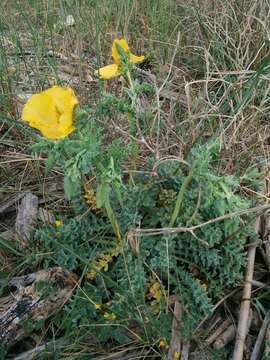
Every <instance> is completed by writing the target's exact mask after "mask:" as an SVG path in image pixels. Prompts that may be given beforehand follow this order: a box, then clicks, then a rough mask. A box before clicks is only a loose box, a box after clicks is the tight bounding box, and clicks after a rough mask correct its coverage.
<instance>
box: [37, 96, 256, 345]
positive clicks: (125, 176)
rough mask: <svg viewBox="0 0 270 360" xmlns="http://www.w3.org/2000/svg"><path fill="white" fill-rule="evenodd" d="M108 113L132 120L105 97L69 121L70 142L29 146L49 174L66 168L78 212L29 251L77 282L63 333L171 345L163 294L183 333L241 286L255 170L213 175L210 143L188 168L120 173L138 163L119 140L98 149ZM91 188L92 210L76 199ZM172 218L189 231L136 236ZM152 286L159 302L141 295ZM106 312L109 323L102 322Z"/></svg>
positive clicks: (60, 322) (126, 107)
mask: <svg viewBox="0 0 270 360" xmlns="http://www.w3.org/2000/svg"><path fill="white" fill-rule="evenodd" d="M116 110H117V111H120V112H121V113H126V114H128V116H133V115H134V113H133V112H132V111H133V110H132V108H130V103H126V102H125V101H124V100H123V102H122V100H121V99H117V98H116V97H114V96H110V95H108V96H107V97H105V98H104V99H103V101H102V103H101V104H99V106H98V107H97V110H96V111H95V112H94V111H92V110H89V109H88V110H87V109H86V110H83V111H82V112H81V113H79V114H78V115H77V116H78V120H77V125H76V126H77V128H78V131H76V132H75V133H74V134H73V135H72V137H71V138H70V139H63V140H60V141H58V142H52V141H46V142H41V143H39V144H38V145H36V146H35V150H36V151H42V152H45V153H48V154H49V158H48V161H47V168H48V170H50V169H51V168H52V167H53V166H54V165H58V166H62V167H63V168H64V171H65V192H66V195H67V198H68V199H71V200H72V202H73V204H74V205H75V207H76V208H77V211H80V215H79V217H77V218H76V219H74V218H72V217H71V218H68V217H66V218H63V224H62V225H60V226H56V225H54V224H51V225H47V226H45V227H43V228H41V229H40V231H39V232H37V233H36V239H35V244H36V245H35V246H36V247H37V249H36V252H37V253H40V254H44V255H43V256H42V255H40V256H39V257H38V262H39V263H42V264H43V266H44V265H45V266H47V267H48V266H55V265H59V266H62V267H65V268H67V269H68V270H70V271H74V272H75V273H77V274H78V275H79V277H80V286H79V287H78V288H77V289H76V291H75V292H74V295H73V297H72V299H71V301H70V302H69V303H68V304H66V307H65V309H64V316H63V317H62V316H61V317H57V318H55V324H56V325H57V326H59V328H61V329H63V330H65V331H66V332H67V333H69V334H72V335H74V336H76V337H78V336H82V332H83V331H84V330H85V329H87V331H86V330H85V333H87V334H88V333H91V334H92V333H95V334H98V335H97V336H98V337H99V339H100V340H101V341H103V342H106V341H108V339H109V338H110V339H112V338H113V339H114V341H116V342H117V343H124V342H128V341H129V340H130V339H131V338H133V337H134V331H135V332H136V334H137V338H139V339H140V340H141V341H143V342H144V343H149V344H152V343H153V342H155V341H157V339H159V338H161V337H163V338H166V339H167V340H168V341H169V339H170V331H171V330H170V329H171V320H172V317H171V313H170V312H168V298H169V296H170V295H176V296H177V297H178V298H179V300H180V301H181V302H182V304H183V309H184V314H183V329H184V331H185V333H186V334H188V333H190V332H192V331H193V330H194V328H195V327H196V326H197V325H198V323H199V321H200V320H201V319H202V318H203V317H204V316H205V315H207V314H210V313H211V310H212V308H213V305H214V304H215V302H216V301H218V299H219V298H220V297H221V296H223V295H224V293H225V291H226V289H227V288H229V287H230V288H231V287H233V286H235V285H237V283H238V281H240V280H241V279H242V276H243V267H244V263H245V260H246V250H245V247H244V244H245V242H246V240H247V239H248V238H249V239H250V240H252V238H253V237H254V236H255V235H254V230H253V218H252V215H247V214H246V215H245V216H240V215H238V214H237V212H238V211H242V210H246V209H248V208H250V207H251V206H252V199H250V198H247V197H246V195H245V194H244V193H242V191H241V182H244V183H245V184H249V185H250V186H251V187H253V188H254V189H257V187H258V186H259V185H258V184H259V183H258V174H257V172H256V171H255V170H254V169H253V170H252V171H249V172H248V173H246V174H245V175H244V176H242V177H237V176H231V175H230V176H221V175H219V173H218V167H219V161H220V160H219V159H220V157H219V149H220V144H218V145H217V144H215V143H210V144H206V145H203V146H197V147H196V148H193V149H192V150H191V151H190V153H189V156H188V157H187V159H186V160H187V161H186V162H183V163H182V162H177V161H172V160H169V159H168V160H166V161H164V162H161V163H160V164H159V166H158V168H157V169H156V172H155V174H154V173H153V172H152V165H153V163H154V161H155V160H154V159H153V158H151V156H149V158H148V159H147V164H148V168H146V169H145V172H134V173H131V174H130V173H129V172H124V171H123V168H124V165H123V164H124V162H131V163H132V164H133V163H136V161H134V158H133V157H132V155H134V154H136V151H137V150H136V146H135V145H134V144H133V143H132V142H130V143H129V144H128V145H126V144H124V142H123V141H122V140H121V139H116V140H113V141H111V142H110V145H107V146H105V145H104V144H105V143H106V144H107V143H108V141H107V140H106V137H108V135H109V134H108V133H106V132H105V131H104V130H102V128H101V126H100V125H99V124H100V121H99V120H100V117H101V116H104V117H105V119H106V118H107V117H108V115H109V116H111V115H112V114H113V112H114V111H116ZM103 120H104V118H103ZM135 160H136V159H135ZM89 179H91V181H90V183H91V187H92V189H93V190H94V193H95V195H96V203H97V206H96V208H94V207H92V208H91V206H88V205H87V204H86V203H85V200H84V191H85V190H84V185H85V184H87V182H89ZM187 179H188V181H187ZM179 194H180V195H181V196H179ZM78 205H79V206H78ZM98 208H101V209H98ZM82 209H83V211H82ZM97 209H98V210H99V211H97ZM234 212H236V214H234V215H233V216H231V217H227V218H226V219H219V220H218V221H215V222H211V223H209V224H204V223H206V222H207V221H209V220H211V219H215V218H219V217H222V216H224V215H227V214H230V213H234ZM172 214H174V220H173V226H174V227H182V228H187V230H185V231H178V232H175V233H169V232H167V231H163V232H161V233H159V234H156V233H155V231H153V233H149V234H145V233H141V234H140V232H137V233H136V232H135V231H134V230H135V229H137V230H138V229H142V230H143V229H154V230H157V229H162V228H168V227H169V226H170V224H171V223H172ZM120 238H121V241H120ZM117 239H118V240H117ZM117 246H118V248H120V250H119V251H118V253H117V254H118V255H113V256H112V258H111V259H110V261H109V262H108V264H107V267H103V268H101V269H99V270H97V272H96V275H95V276H94V278H92V279H89V278H87V273H89V272H91V270H92V269H93V264H94V263H95V261H98V259H103V258H104V255H106V254H111V253H113V252H114V250H115V248H116V247H117ZM85 275H86V276H85ZM151 278H152V279H153V278H154V279H155V280H156V281H157V282H158V283H159V285H160V291H161V293H162V295H160V296H159V297H157V298H155V297H152V298H151V296H150V297H149V296H148V297H147V296H146V294H147V292H148V291H149V285H148V284H149V281H150V280H149V279H151ZM95 304H101V308H100V309H96V308H95V306H94V305H95ZM107 313H108V314H114V316H115V318H116V319H117V320H110V319H108V318H106V316H107V315H106V314H107ZM104 315H106V316H105V318H104ZM108 316H109V315H108ZM128 329H130V333H129V330H128ZM134 329H135V330H134ZM132 333H133V335H131V334H132Z"/></svg>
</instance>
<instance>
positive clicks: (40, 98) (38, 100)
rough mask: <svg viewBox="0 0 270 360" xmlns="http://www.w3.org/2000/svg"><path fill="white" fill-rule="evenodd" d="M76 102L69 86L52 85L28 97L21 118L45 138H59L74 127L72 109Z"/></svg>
mask: <svg viewBox="0 0 270 360" xmlns="http://www.w3.org/2000/svg"><path fill="white" fill-rule="evenodd" d="M77 104H78V100H77V98H76V96H75V94H74V92H73V90H72V89H71V88H70V87H62V86H53V87H51V88H49V89H47V90H45V91H42V92H41V93H39V94H35V95H32V96H31V97H30V98H29V99H28V101H27V102H26V104H25V105H24V108H23V112H22V119H23V120H24V121H26V122H28V123H29V125H30V126H32V127H33V128H35V129H38V130H39V131H40V132H41V133H42V134H43V135H44V136H46V137H47V138H49V139H60V138H63V137H65V136H67V135H68V134H70V133H71V132H72V131H74V129H75V128H74V126H73V111H74V108H75V106H76V105H77Z"/></svg>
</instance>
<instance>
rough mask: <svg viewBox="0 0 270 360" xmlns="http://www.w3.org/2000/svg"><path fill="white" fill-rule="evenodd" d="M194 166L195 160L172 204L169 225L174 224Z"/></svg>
mask: <svg viewBox="0 0 270 360" xmlns="http://www.w3.org/2000/svg"><path fill="white" fill-rule="evenodd" d="M195 166H196V162H195V163H194V164H193V166H192V168H191V169H190V170H189V173H188V176H187V177H186V178H185V180H184V181H183V184H182V186H181V188H180V190H179V192H178V195H177V199H176V202H175V206H174V210H173V213H172V216H171V220H170V224H169V227H173V226H174V223H175V220H176V218H177V216H178V214H179V211H180V209H181V204H182V201H183V198H184V194H185V192H186V189H187V187H188V185H189V183H190V182H191V180H192V177H193V173H194V170H195Z"/></svg>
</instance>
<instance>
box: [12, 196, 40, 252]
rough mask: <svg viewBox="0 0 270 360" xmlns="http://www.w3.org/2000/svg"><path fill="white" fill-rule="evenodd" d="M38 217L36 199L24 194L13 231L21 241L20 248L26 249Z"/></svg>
mask: <svg viewBox="0 0 270 360" xmlns="http://www.w3.org/2000/svg"><path fill="white" fill-rule="evenodd" d="M37 217H38V197H37V196H36V195H34V194H32V193H30V192H29V193H26V194H25V196H24V197H23V198H22V200H21V204H20V206H19V209H18V214H17V218H16V223H15V231H16V233H17V234H18V237H19V239H20V240H21V245H22V247H26V246H27V243H28V241H29V238H30V237H31V234H32V232H33V230H34V227H35V224H36V221H37Z"/></svg>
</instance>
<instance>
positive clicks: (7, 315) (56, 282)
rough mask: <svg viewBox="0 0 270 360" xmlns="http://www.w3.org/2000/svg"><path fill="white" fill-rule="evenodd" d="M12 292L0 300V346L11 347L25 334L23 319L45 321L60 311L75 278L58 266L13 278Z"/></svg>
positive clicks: (73, 285) (26, 332) (68, 295)
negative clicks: (13, 289)
mask: <svg viewBox="0 0 270 360" xmlns="http://www.w3.org/2000/svg"><path fill="white" fill-rule="evenodd" d="M9 286H11V288H15V291H14V292H13V293H11V294H10V295H8V296H6V297H5V298H1V299H0V343H1V344H2V345H4V346H6V347H10V346H13V345H14V344H16V342H18V341H19V340H21V339H22V338H24V337H25V336H27V335H29V333H28V331H29V330H27V329H26V327H25V326H24V324H25V322H26V321H27V320H31V321H36V320H45V319H47V318H48V317H49V316H51V315H52V314H55V313H56V312H58V311H59V310H61V308H62V306H63V305H64V304H65V302H66V301H67V300H68V299H69V298H70V296H71V294H72V291H73V289H74V287H75V286H76V275H75V274H73V273H70V272H68V271H66V270H64V269H62V268H60V267H55V268H52V269H49V270H41V271H38V272H36V273H33V274H29V275H26V276H22V277H17V278H14V279H13V280H11V282H10V283H9Z"/></svg>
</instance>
